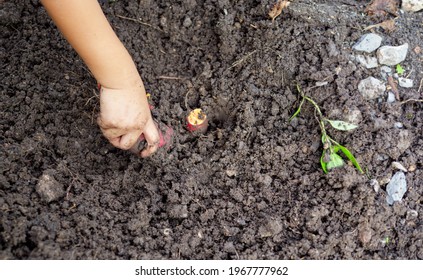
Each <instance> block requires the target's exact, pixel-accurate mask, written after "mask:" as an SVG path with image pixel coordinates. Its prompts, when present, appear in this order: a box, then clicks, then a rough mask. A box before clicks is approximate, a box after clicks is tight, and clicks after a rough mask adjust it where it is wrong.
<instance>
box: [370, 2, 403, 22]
mask: <svg viewBox="0 0 423 280" xmlns="http://www.w3.org/2000/svg"><path fill="white" fill-rule="evenodd" d="M398 7H399V0H373V1H372V2H371V3H370V4H369V5H368V6H367V7H366V9H365V10H364V11H365V12H366V13H367V14H368V15H369V16H371V17H375V18H384V17H386V16H387V15H389V14H390V15H394V16H398Z"/></svg>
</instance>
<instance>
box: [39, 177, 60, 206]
mask: <svg viewBox="0 0 423 280" xmlns="http://www.w3.org/2000/svg"><path fill="white" fill-rule="evenodd" d="M35 191H36V192H37V193H38V194H39V195H40V197H41V199H43V200H44V201H45V202H47V203H50V202H52V201H56V200H58V199H60V198H61V197H63V196H64V195H65V191H64V187H63V185H62V184H61V183H59V182H58V181H57V180H56V179H54V177H53V176H51V175H49V174H46V173H43V175H41V177H40V178H39V181H38V184H37V186H36V187H35Z"/></svg>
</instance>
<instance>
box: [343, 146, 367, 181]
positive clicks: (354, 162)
mask: <svg viewBox="0 0 423 280" xmlns="http://www.w3.org/2000/svg"><path fill="white" fill-rule="evenodd" d="M337 147H339V149H340V150H341V151H342V152H343V153H344V155H345V156H346V157H347V158H348V159H349V160H350V161H351V162H352V163H353V164H354V166H355V168H357V169H358V171H360V173H361V174H363V173H364V171H363V169H361V167H360V164H359V163H358V161H357V160H356V159H355V157H354V156H353V154H352V153H351V152H350V151H349V150H348V149H347V148H345V147H344V146H341V145H337Z"/></svg>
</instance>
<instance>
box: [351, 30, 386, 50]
mask: <svg viewBox="0 0 423 280" xmlns="http://www.w3.org/2000/svg"><path fill="white" fill-rule="evenodd" d="M381 43H382V37H380V36H379V35H377V34H374V33H368V34H365V35H363V36H361V38H360V39H359V40H358V42H357V43H355V44H354V46H353V49H354V50H356V51H362V52H367V53H371V52H373V51H375V50H377V49H378V48H379V47H380V44H381Z"/></svg>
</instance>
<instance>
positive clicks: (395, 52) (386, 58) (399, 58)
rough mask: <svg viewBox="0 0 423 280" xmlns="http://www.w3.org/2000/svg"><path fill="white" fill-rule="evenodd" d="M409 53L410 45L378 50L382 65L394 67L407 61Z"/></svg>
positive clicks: (384, 47) (386, 47)
mask: <svg viewBox="0 0 423 280" xmlns="http://www.w3.org/2000/svg"><path fill="white" fill-rule="evenodd" d="M407 52H408V43H405V44H403V45H401V46H396V47H394V46H383V47H380V48H379V49H378V50H377V58H378V60H379V63H380V64H383V65H389V66H394V65H397V64H399V63H401V62H403V61H404V60H405V58H406V57H407Z"/></svg>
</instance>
